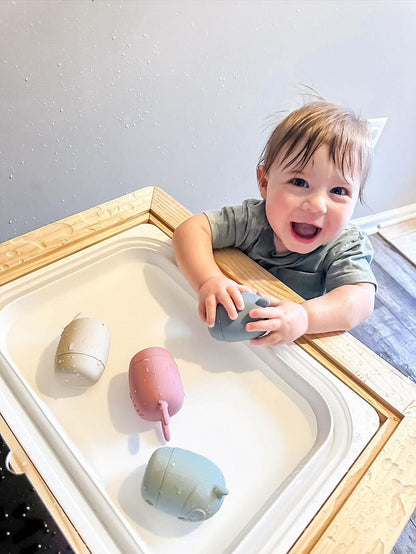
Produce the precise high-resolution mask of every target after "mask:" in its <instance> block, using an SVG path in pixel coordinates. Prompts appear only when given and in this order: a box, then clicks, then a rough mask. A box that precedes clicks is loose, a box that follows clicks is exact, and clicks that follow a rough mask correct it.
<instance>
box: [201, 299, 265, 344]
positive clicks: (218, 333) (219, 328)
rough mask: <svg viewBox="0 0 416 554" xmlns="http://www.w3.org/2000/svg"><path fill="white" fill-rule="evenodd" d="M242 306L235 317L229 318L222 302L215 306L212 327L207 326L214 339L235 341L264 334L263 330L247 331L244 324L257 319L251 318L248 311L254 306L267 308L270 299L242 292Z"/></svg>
mask: <svg viewBox="0 0 416 554" xmlns="http://www.w3.org/2000/svg"><path fill="white" fill-rule="evenodd" d="M242 297H243V300H244V308H243V309H242V310H240V311H239V312H238V317H237V319H230V318H229V317H228V314H227V312H226V310H225V308H224V306H223V305H222V304H218V306H217V316H216V319H215V325H214V327H209V332H210V334H211V336H212V337H214V339H217V340H221V341H226V342H237V341H242V340H249V339H256V338H258V337H261V336H262V335H264V334H265V332H264V331H260V332H259V331H257V332H248V331H246V324H247V323H248V322H249V321H258V319H253V318H251V317H250V316H249V315H248V313H249V312H250V310H253V309H254V308H267V306H270V300H269V299H268V298H264V297H263V296H258V295H257V294H253V293H248V292H243V293H242Z"/></svg>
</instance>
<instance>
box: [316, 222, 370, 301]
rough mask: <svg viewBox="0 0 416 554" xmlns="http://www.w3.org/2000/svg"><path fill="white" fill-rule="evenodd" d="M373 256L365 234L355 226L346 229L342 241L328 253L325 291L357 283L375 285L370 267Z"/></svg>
mask: <svg viewBox="0 0 416 554" xmlns="http://www.w3.org/2000/svg"><path fill="white" fill-rule="evenodd" d="M373 256H374V250H373V246H372V244H371V242H370V239H369V238H368V236H367V235H366V234H364V233H363V232H362V231H360V230H359V229H358V228H356V227H353V228H351V229H349V230H348V231H346V234H345V236H343V237H342V243H341V244H338V245H337V247H336V248H334V249H333V252H332V253H331V254H330V263H329V266H328V268H327V270H326V278H325V288H326V291H327V292H329V291H330V290H333V289H335V288H337V287H340V286H342V285H355V284H357V283H373V284H374V286H375V287H377V280H376V278H375V275H374V273H373V271H372V269H371V261H372V259H373Z"/></svg>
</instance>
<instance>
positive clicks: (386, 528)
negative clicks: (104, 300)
mask: <svg viewBox="0 0 416 554" xmlns="http://www.w3.org/2000/svg"><path fill="white" fill-rule="evenodd" d="M190 215H191V213H190V212H189V211H188V210H186V209H185V208H184V207H183V206H181V205H180V204H179V203H178V202H177V201H175V200H174V199H173V198H171V197H170V196H169V195H167V194H166V193H165V192H163V191H162V190H160V189H158V188H153V187H147V188H143V189H140V190H138V191H136V192H134V193H131V194H128V195H126V196H123V197H121V198H118V199H116V200H112V201H110V202H106V203H105V204H101V205H99V206H97V207H94V208H91V209H89V210H86V211H84V212H81V213H78V214H76V215H73V216H70V217H68V218H66V219H62V220H60V221H58V222H56V223H52V224H50V225H47V226H45V227H42V228H41V229H37V230H35V231H32V232H30V233H27V234H25V235H22V236H20V237H17V238H13V239H11V240H9V241H7V242H5V243H3V244H1V245H0V285H3V284H5V283H8V282H10V281H12V280H14V279H17V278H18V277H21V276H23V275H25V274H28V273H30V272H32V271H35V270H37V269H39V268H41V267H44V266H46V265H48V264H50V263H52V262H54V261H57V260H59V259H61V258H64V257H66V256H68V255H70V254H73V253H74V252H77V251H79V250H82V249H84V248H88V247H89V246H91V245H92V244H95V243H97V242H100V241H103V240H105V239H107V238H108V237H111V236H114V235H116V234H118V233H120V232H122V231H125V230H127V229H130V228H131V227H134V226H136V225H140V224H143V223H152V224H154V225H156V226H157V227H159V228H160V229H162V230H163V231H164V232H165V233H166V234H167V235H168V236H172V234H173V231H174V229H175V228H176V227H177V226H178V225H179V224H180V223H181V222H182V221H184V220H185V219H186V218H188V217H189V216H190ZM215 255H216V260H217V263H218V264H219V265H220V267H221V268H222V270H223V271H224V273H225V274H227V275H229V276H230V277H231V278H232V279H235V280H236V281H239V282H244V283H245V284H249V285H251V287H252V288H253V289H254V290H262V291H264V292H266V293H269V294H272V295H274V296H277V297H279V298H285V299H291V300H294V301H297V302H299V301H301V298H300V297H299V296H297V295H296V294H295V293H294V292H293V291H291V290H290V289H289V288H288V287H286V286H285V285H283V284H282V283H281V282H280V281H278V280H277V279H275V278H274V277H273V276H272V275H271V274H270V273H268V272H267V271H265V270H263V269H262V268H261V267H260V266H258V265H257V264H256V263H255V262H253V261H252V260H250V259H249V258H247V257H246V256H245V255H244V254H242V253H241V252H239V251H238V250H236V249H223V250H219V251H217V252H216V254H215ZM0 290H1V289H0ZM296 342H297V344H298V345H299V346H300V347H301V348H303V349H304V350H305V351H306V352H307V353H308V354H310V355H311V356H312V357H313V358H315V359H316V360H318V361H319V362H320V363H321V364H322V365H324V366H325V367H326V368H327V369H328V371H330V372H332V373H333V374H334V375H336V376H337V377H338V378H339V379H340V380H341V381H343V382H344V383H345V384H346V385H347V386H349V387H350V388H351V389H353V390H354V391H355V392H356V393H358V394H359V395H360V396H361V397H363V398H364V399H365V400H366V401H367V402H368V403H369V404H371V405H372V406H373V407H374V408H375V409H376V410H377V412H378V414H379V418H380V427H379V429H378V431H377V432H376V434H375V435H374V437H373V438H372V440H371V441H370V442H369V444H368V445H367V447H366V448H365V449H364V451H363V452H362V453H361V454H360V455H359V456H358V458H357V459H356V461H355V463H354V464H353V465H352V466H351V468H350V469H349V471H348V473H347V474H346V475H345V476H344V478H343V479H342V480H341V481H340V483H339V484H338V486H337V487H336V488H335V489H334V491H333V492H332V494H331V495H330V497H329V498H328V499H327V501H326V502H325V503H324V504H323V506H322V507H321V509H320V510H319V511H318V512H317V514H316V515H315V517H314V519H313V520H312V521H311V523H310V524H309V525H308V526H307V527H306V529H305V530H304V532H303V533H302V535H301V536H300V537H299V539H298V540H297V542H296V543H295V544H294V546H293V547H292V549H291V551H290V552H291V553H292V554H295V553H297V554H298V553H299V554H300V553H302V554H303V553H305V552H314V553H317V552H325V553H328V552H334V553H336V554H340V553H342V552H354V553H360V554H361V553H364V552H380V553H382V552H386V553H387V552H390V550H391V549H392V547H393V546H394V544H395V542H396V540H397V538H398V537H399V535H400V533H401V531H402V529H403V528H404V526H405V525H406V523H407V521H408V519H409V517H410V516H411V514H412V512H413V509H414V507H415V505H416V387H415V385H414V384H413V383H411V382H410V381H409V380H408V379H407V378H405V377H404V376H402V375H401V374H400V373H399V372H398V371H396V370H395V369H394V368H393V367H392V366H390V365H389V364H387V363H386V362H385V361H384V360H382V359H381V358H379V357H378V356H377V355H376V354H374V353H373V352H372V351H370V350H369V349H367V348H366V347H365V346H364V345H363V344H361V343H360V342H359V341H357V340H356V339H354V337H352V336H351V335H350V334H348V333H332V334H326V335H314V336H304V337H301V338H300V339H298V340H297V341H296ZM0 433H1V434H2V435H3V437H4V439H5V441H6V442H7V443H8V445H9V447H10V448H11V450H12V452H13V455H14V457H13V460H14V462H13V467H14V468H15V469H17V470H19V468H20V470H21V471H24V472H25V473H26V474H27V475H28V477H29V479H30V480H31V481H32V484H33V485H34V487H35V488H36V489H37V491H38V493H39V494H40V496H41V498H42V499H43V500H44V502H45V504H46V505H47V507H48V508H49V510H50V512H51V513H52V515H53V517H54V518H55V519H56V520H57V522H58V524H59V525H60V527H61V529H62V531H63V532H64V534H65V535H66V537H67V538H68V540H69V542H70V543H71V544H72V546H73V548H74V549H75V550H76V551H77V552H88V548H87V546H86V545H85V543H84V542H83V540H82V538H81V537H80V536H79V535H78V533H77V530H76V529H75V528H74V527H73V526H72V524H71V522H70V521H69V519H68V517H67V515H66V514H65V513H64V512H63V510H62V508H61V507H60V506H59V504H58V503H57V502H56V500H55V498H54V496H53V493H52V491H50V490H49V489H48V487H47V485H46V484H45V482H44V480H43V478H42V476H41V475H40V474H39V473H38V471H37V470H36V467H35V466H34V465H33V463H32V462H31V460H30V458H29V457H28V456H27V453H26V452H25V451H24V449H23V448H22V446H21V445H20V443H19V437H16V436H15V435H14V434H13V432H12V431H11V429H10V425H9V424H8V422H7V421H5V420H4V419H3V418H2V417H0Z"/></svg>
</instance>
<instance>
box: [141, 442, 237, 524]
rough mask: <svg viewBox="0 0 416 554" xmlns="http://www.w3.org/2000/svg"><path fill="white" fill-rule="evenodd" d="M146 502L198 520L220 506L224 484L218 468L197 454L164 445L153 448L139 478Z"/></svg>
mask: <svg viewBox="0 0 416 554" xmlns="http://www.w3.org/2000/svg"><path fill="white" fill-rule="evenodd" d="M141 493H142V496H143V498H144V499H145V500H146V502H147V503H148V504H150V505H151V506H154V507H155V508H158V509H159V510H161V511H162V512H167V513H168V514H171V515H173V516H176V517H178V518H179V519H185V520H187V521H202V520H204V519H208V518H210V517H211V516H213V515H214V514H215V513H216V512H217V511H218V510H219V509H220V507H221V504H222V501H223V499H224V496H225V495H226V494H228V490H227V489H226V488H225V481H224V476H223V474H222V473H221V471H220V470H219V468H218V467H217V466H216V465H215V464H214V463H213V462H211V460H208V458H205V457H204V456H201V455H200V454H195V452H191V451H189V450H184V449H182V448H171V447H169V446H165V447H162V448H158V449H157V450H155V452H153V454H152V456H151V457H150V460H149V462H148V464H147V467H146V471H145V474H144V477H143V481H142V488H141Z"/></svg>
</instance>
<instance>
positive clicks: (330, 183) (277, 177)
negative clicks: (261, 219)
mask: <svg viewBox="0 0 416 554" xmlns="http://www.w3.org/2000/svg"><path fill="white" fill-rule="evenodd" d="M258 181H259V185H260V192H261V196H262V198H264V200H265V201H266V216H267V219H268V221H269V223H270V226H271V227H272V229H273V231H274V242H275V246H276V251H277V252H279V253H284V252H298V253H300V254H307V253H309V252H312V251H313V250H315V249H316V248H318V247H319V246H321V245H323V244H326V243H328V242H330V241H331V240H333V239H335V238H336V237H337V236H338V235H339V234H340V233H341V232H342V231H343V230H344V228H345V226H346V225H347V223H348V222H349V220H350V219H351V216H352V213H353V211H354V207H355V205H356V203H357V199H358V194H359V182H358V181H351V182H347V181H346V180H345V179H344V177H343V176H342V174H341V173H340V171H339V170H338V169H337V168H336V166H335V164H334V163H333V162H332V160H330V159H329V152H328V147H327V146H326V145H322V146H320V147H319V148H318V149H317V150H316V152H315V153H314V155H313V156H312V158H311V159H310V160H309V162H308V164H307V165H306V166H305V167H304V168H303V169H301V170H300V169H299V170H296V169H293V167H289V168H286V169H284V161H283V163H281V161H280V160H279V159H277V160H275V161H274V163H273V165H272V166H271V168H270V170H269V172H268V173H267V174H265V172H264V168H263V167H262V166H260V167H259V168H258Z"/></svg>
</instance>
